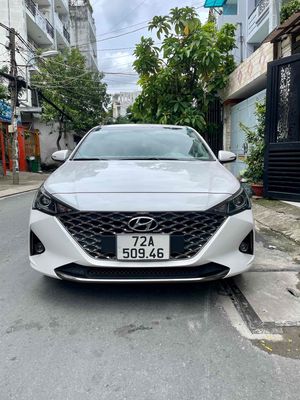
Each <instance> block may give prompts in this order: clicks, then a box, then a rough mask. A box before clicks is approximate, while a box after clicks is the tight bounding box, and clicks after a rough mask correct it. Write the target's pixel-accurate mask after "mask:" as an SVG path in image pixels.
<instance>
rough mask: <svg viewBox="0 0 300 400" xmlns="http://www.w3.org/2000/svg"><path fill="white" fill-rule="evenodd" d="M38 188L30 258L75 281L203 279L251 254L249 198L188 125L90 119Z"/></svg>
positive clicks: (230, 157) (224, 157) (235, 268)
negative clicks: (89, 124) (93, 121)
mask: <svg viewBox="0 0 300 400" xmlns="http://www.w3.org/2000/svg"><path fill="white" fill-rule="evenodd" d="M53 159H54V160H58V161H62V162H64V163H63V164H62V165H61V166H60V167H59V168H58V169H57V170H56V171H55V172H54V173H53V174H52V175H51V176H50V177H49V178H48V179H47V180H46V181H45V183H44V184H43V185H42V186H41V188H40V189H39V190H38V192H37V194H36V196H35V199H34V202H33V206H32V211H31V217H30V264H31V266H32V267H33V268H34V269H36V270H37V271H39V272H41V273H43V274H45V275H48V276H50V277H53V278H58V279H66V280H71V281H80V282H172V281H176V282H177V281H205V280H214V279H221V278H225V277H230V276H233V275H237V274H240V273H242V272H244V271H246V270H247V269H249V268H250V266H251V264H252V262H253V259H254V230H253V216H252V211H251V205H250V201H249V198H248V196H247V194H246V193H245V191H244V189H243V188H242V187H241V186H240V183H239V182H238V180H237V179H236V178H235V177H234V176H233V175H232V174H231V173H230V172H229V171H228V170H227V169H226V168H225V167H224V166H223V165H222V164H224V163H225V162H230V161H234V160H235V155H234V154H233V153H231V152H225V151H220V152H219V154H218V159H217V158H216V157H215V155H214V154H213V152H212V151H211V150H210V148H209V147H208V145H207V144H206V142H205V141H204V140H203V139H202V137H201V136H200V135H199V134H198V133H197V132H196V131H195V130H194V129H192V128H189V127H185V126H167V125H139V124H137V125H111V126H109V125H108V126H99V127H95V128H93V129H92V130H91V131H90V132H88V133H87V135H86V136H85V137H84V138H83V139H82V140H81V142H80V143H79V144H78V145H77V147H76V148H75V150H74V151H73V152H72V153H71V154H70V155H69V154H68V152H67V151H66V150H62V151H58V152H55V153H54V154H53Z"/></svg>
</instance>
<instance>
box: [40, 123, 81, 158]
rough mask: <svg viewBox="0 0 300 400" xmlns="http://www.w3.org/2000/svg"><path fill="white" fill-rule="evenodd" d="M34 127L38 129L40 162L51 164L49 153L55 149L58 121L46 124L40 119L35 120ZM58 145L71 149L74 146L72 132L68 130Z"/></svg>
mask: <svg viewBox="0 0 300 400" xmlns="http://www.w3.org/2000/svg"><path fill="white" fill-rule="evenodd" d="M34 128H35V129H38V130H39V131H40V148H41V162H42V163H43V164H46V165H51V164H53V161H52V159H51V155H52V153H54V151H56V150H57V147H56V139H57V137H58V123H57V122H55V123H51V124H50V123H49V124H46V123H45V122H41V121H40V120H35V121H34ZM51 132H52V133H51ZM60 145H61V149H62V150H64V149H69V150H73V149H74V148H75V146H76V144H75V142H74V135H73V133H70V132H68V133H67V137H66V138H64V137H62V138H61V140H60Z"/></svg>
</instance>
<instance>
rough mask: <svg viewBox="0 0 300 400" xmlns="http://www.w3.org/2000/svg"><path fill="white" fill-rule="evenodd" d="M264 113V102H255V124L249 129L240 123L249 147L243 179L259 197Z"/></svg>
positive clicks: (261, 182) (262, 159) (261, 190)
mask: <svg viewBox="0 0 300 400" xmlns="http://www.w3.org/2000/svg"><path fill="white" fill-rule="evenodd" d="M265 113H266V105H265V102H257V103H256V111H255V115H256V117H257V124H256V125H255V126H254V127H253V128H249V127H247V126H245V125H243V124H242V123H241V124H240V126H241V128H242V129H243V131H244V132H245V134H246V140H247V142H248V146H249V147H248V149H249V150H248V154H247V157H246V159H245V163H246V165H247V168H246V170H245V172H244V176H243V177H244V178H246V179H247V180H248V182H250V183H251V187H252V190H253V192H254V194H255V195H256V196H259V197H262V195H263V175H264V153H265Z"/></svg>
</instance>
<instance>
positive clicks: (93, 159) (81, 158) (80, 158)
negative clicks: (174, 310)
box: [73, 157, 103, 161]
mask: <svg viewBox="0 0 300 400" xmlns="http://www.w3.org/2000/svg"><path fill="white" fill-rule="evenodd" d="M99 160H101V158H97V157H90V158H88V157H87V158H84V157H79V158H73V161H99ZM102 160H103V159H102Z"/></svg>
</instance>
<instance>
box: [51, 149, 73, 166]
mask: <svg viewBox="0 0 300 400" xmlns="http://www.w3.org/2000/svg"><path fill="white" fill-rule="evenodd" d="M68 156H69V150H58V151H55V152H54V153H53V154H52V156H51V158H52V160H54V161H59V162H62V163H63V162H64V161H66V159H67V158H68Z"/></svg>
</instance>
